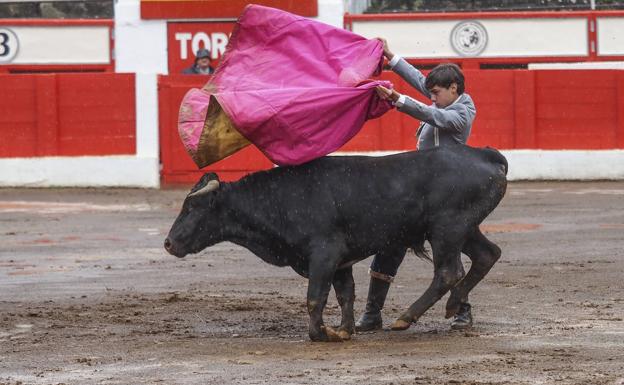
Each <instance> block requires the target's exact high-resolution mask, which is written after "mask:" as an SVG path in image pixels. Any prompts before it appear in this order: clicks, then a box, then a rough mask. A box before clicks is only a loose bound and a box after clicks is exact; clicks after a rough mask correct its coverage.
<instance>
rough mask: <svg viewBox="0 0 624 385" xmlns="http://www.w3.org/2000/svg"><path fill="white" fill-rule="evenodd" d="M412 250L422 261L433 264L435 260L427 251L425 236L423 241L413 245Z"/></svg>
mask: <svg viewBox="0 0 624 385" xmlns="http://www.w3.org/2000/svg"><path fill="white" fill-rule="evenodd" d="M411 249H412V250H413V251H414V254H416V256H417V257H418V258H420V259H422V260H425V261H428V262H431V263H433V259H432V258H431V256H430V255H429V253H428V252H427V250H426V249H425V237H424V236H423V237H422V239H421V240H419V241H418V242H417V243H415V244H413V245H412V247H411Z"/></svg>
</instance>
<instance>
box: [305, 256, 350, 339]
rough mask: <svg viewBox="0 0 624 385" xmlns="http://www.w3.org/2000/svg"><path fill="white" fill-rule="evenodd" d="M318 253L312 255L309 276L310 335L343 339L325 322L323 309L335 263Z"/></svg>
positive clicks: (317, 337)
mask: <svg viewBox="0 0 624 385" xmlns="http://www.w3.org/2000/svg"><path fill="white" fill-rule="evenodd" d="M332 262H333V261H330V260H329V259H328V258H325V257H320V256H318V255H312V256H310V263H309V272H310V273H309V278H308V300H307V304H308V314H309V315H310V326H309V330H308V332H309V335H310V339H311V340H312V341H342V338H340V336H339V335H338V333H337V332H336V331H335V330H334V329H332V328H330V327H328V326H325V324H324V323H323V310H324V309H325V305H326V304H327V296H328V295H329V290H330V289H331V284H332V281H333V278H334V272H335V268H334V267H333V266H336V265H335V263H332Z"/></svg>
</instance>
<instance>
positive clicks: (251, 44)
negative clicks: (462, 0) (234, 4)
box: [179, 5, 392, 167]
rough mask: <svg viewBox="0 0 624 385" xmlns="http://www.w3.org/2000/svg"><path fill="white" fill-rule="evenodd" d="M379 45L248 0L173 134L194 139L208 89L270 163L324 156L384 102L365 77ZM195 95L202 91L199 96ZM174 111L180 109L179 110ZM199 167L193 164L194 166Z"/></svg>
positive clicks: (193, 144)
mask: <svg viewBox="0 0 624 385" xmlns="http://www.w3.org/2000/svg"><path fill="white" fill-rule="evenodd" d="M382 54H383V49H382V44H381V42H380V41H378V40H367V39H365V38H363V37H361V36H359V35H356V34H354V33H351V32H349V31H346V30H343V29H339V28H335V27H332V26H330V25H326V24H323V23H320V22H317V21H314V20H310V19H306V18H304V17H300V16H296V15H293V14H290V13H287V12H284V11H280V10H277V9H273V8H268V7H263V6H257V5H250V6H247V7H246V8H245V10H244V11H243V13H242V14H241V16H240V17H239V19H238V23H237V25H236V27H235V28H234V32H233V33H232V36H231V37H230V42H229V44H228V47H227V50H226V52H225V54H224V56H223V58H222V59H221V63H220V64H219V66H218V68H217V70H216V71H215V74H214V75H213V77H212V78H211V79H210V81H209V82H208V84H206V86H205V87H204V89H203V90H202V91H201V92H200V91H198V90H191V91H190V92H189V94H187V96H186V97H185V99H184V101H183V103H182V107H181V110H183V109H185V110H186V113H185V116H186V118H187V119H188V118H190V117H191V115H192V116H193V118H192V119H190V120H186V121H184V122H183V121H182V120H181V121H180V126H179V129H180V134H181V137H182V140H183V142H184V145H185V147H186V148H187V150H189V152H192V151H201V148H198V142H199V137H200V133H201V131H202V130H203V129H204V127H203V120H204V119H205V118H206V110H207V109H208V106H207V105H208V103H210V101H211V98H210V95H212V96H214V97H215V98H216V100H217V101H218V103H219V104H220V106H221V108H222V109H223V111H224V112H225V114H226V115H227V117H229V119H230V120H231V122H232V123H233V125H234V127H235V128H236V130H238V131H239V132H240V133H241V134H242V135H243V136H244V137H245V138H246V139H248V140H249V141H250V142H251V143H253V144H255V145H256V146H257V147H258V148H259V149H260V150H261V151H262V152H263V153H264V154H265V155H266V156H267V157H268V158H269V159H271V160H272V161H273V162H274V163H276V164H278V165H294V164H300V163H303V162H307V161H309V160H312V159H315V158H318V157H321V156H324V155H327V154H329V153H331V152H333V151H335V150H337V149H338V148H340V147H341V146H342V145H344V144H345V143H346V142H347V141H348V140H349V139H351V138H352V137H353V136H354V135H355V134H356V133H357V132H358V131H359V130H360V129H361V128H362V126H363V124H364V123H365V121H366V120H367V119H372V118H376V117H379V116H381V115H382V114H384V113H385V112H387V111H388V110H389V109H391V108H392V106H391V105H390V103H388V102H387V101H383V100H380V99H379V98H378V96H377V95H376V93H375V90H374V87H375V86H376V85H379V84H382V85H384V86H386V87H388V88H390V87H391V85H390V83H388V82H385V81H371V80H368V79H369V78H370V77H371V76H373V75H377V74H379V72H380V70H381V65H382V63H383V57H382ZM201 94H204V96H202V95H201ZM181 118H182V115H181ZM200 167H201V166H200Z"/></svg>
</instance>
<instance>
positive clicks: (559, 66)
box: [529, 61, 624, 70]
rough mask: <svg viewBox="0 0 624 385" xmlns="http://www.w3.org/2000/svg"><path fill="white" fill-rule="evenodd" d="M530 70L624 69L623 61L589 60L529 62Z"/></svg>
mask: <svg viewBox="0 0 624 385" xmlns="http://www.w3.org/2000/svg"><path fill="white" fill-rule="evenodd" d="M529 69H530V70H624V62H622V61H593V62H591V61H588V62H579V63H529Z"/></svg>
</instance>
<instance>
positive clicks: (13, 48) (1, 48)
mask: <svg viewBox="0 0 624 385" xmlns="http://www.w3.org/2000/svg"><path fill="white" fill-rule="evenodd" d="M18 48H19V41H18V40H17V35H15V33H14V32H13V31H11V30H10V29H8V28H0V64H4V63H10V62H11V61H12V60H13V59H14V58H15V55H17V50H18Z"/></svg>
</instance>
